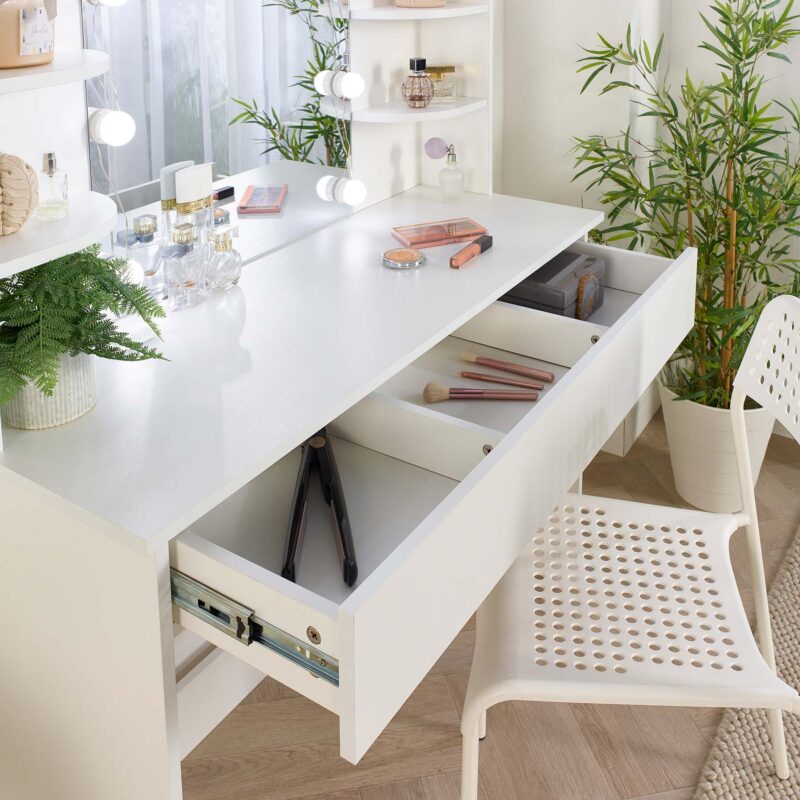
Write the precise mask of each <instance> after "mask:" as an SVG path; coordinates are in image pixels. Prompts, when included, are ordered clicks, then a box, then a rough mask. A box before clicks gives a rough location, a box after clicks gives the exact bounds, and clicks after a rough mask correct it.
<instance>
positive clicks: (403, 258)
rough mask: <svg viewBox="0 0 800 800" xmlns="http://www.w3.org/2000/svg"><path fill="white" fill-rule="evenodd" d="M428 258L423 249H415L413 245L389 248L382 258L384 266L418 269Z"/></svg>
mask: <svg viewBox="0 0 800 800" xmlns="http://www.w3.org/2000/svg"><path fill="white" fill-rule="evenodd" d="M427 260H428V259H427V257H426V255H425V253H423V252H422V250H414V249H413V248H411V247H400V248H398V249H396V250H387V251H386V252H385V253H384V254H383V259H382V261H383V266H384V267H389V269H416V268H417V267H421V266H422V265H423V264H424V263H425V262H426V261H427Z"/></svg>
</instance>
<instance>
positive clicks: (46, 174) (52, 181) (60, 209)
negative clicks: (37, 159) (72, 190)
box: [36, 153, 69, 222]
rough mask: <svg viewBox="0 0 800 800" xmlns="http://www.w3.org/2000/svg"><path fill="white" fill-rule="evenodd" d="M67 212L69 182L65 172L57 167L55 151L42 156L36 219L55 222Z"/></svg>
mask: <svg viewBox="0 0 800 800" xmlns="http://www.w3.org/2000/svg"><path fill="white" fill-rule="evenodd" d="M67 214H69V182H68V180H67V173H66V172H64V171H63V170H60V169H58V166H57V164H56V154H55V153H45V154H44V155H43V156H42V171H41V172H40V173H39V205H38V206H37V207H36V219H38V220H41V221H42V222H55V221H56V220H59V219H64V218H65V217H66V216H67Z"/></svg>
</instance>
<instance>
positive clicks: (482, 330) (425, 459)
mask: <svg viewBox="0 0 800 800" xmlns="http://www.w3.org/2000/svg"><path fill="white" fill-rule="evenodd" d="M575 247H576V248H577V249H582V250H585V251H587V252H589V253H595V254H598V251H599V254H601V255H603V257H604V258H606V262H607V265H608V266H607V276H606V277H607V284H608V285H607V287H606V297H605V302H604V305H603V306H602V307H601V308H600V309H598V311H597V312H596V313H595V314H594V315H593V317H592V318H591V319H590V320H587V321H579V320H574V319H568V318H564V317H560V316H557V315H553V314H548V313H546V312H541V311H536V310H532V309H527V308H522V307H519V306H513V305H509V304H506V303H494V304H493V305H492V306H490V307H489V308H487V309H486V311H484V312H482V313H481V314H479V315H478V316H477V317H476V318H475V319H474V320H472V321H471V322H470V323H467V325H465V326H464V327H463V328H461V329H459V330H458V331H457V332H456V333H455V335H453V336H450V337H448V338H446V339H444V340H443V341H441V342H440V343H439V344H437V345H436V346H434V347H433V348H432V349H431V350H429V351H428V352H427V353H425V354H424V355H423V356H422V357H421V358H419V359H418V360H417V361H415V362H413V363H412V364H410V365H409V366H408V367H406V368H405V369H404V370H402V371H401V372H399V373H398V374H397V375H395V376H394V377H392V378H391V379H390V380H388V381H387V382H386V383H385V384H383V385H382V386H381V387H380V388H379V389H378V390H377V391H376V392H374V393H373V394H372V395H371V396H370V397H368V398H366V399H365V400H364V401H362V402H361V403H359V404H358V405H357V406H355V407H354V408H353V409H351V410H350V411H348V412H347V413H346V414H345V415H343V417H341V418H340V419H338V420H335V421H333V422H332V423H331V424H330V426H329V428H328V431H329V434H334V435H333V436H332V442H333V449H334V453H335V456H336V461H337V464H338V466H339V471H340V474H341V479H342V485H343V489H344V493H345V497H346V501H347V506H348V511H349V515H350V519H351V523H352V530H353V539H354V544H355V548H356V555H357V559H358V567H359V577H358V581H357V583H356V584H355V586H354V587H352V588H351V587H348V586H346V585H345V583H344V582H343V580H342V577H341V571H340V568H339V561H338V557H337V552H336V547H335V542H334V538H333V532H332V525H331V522H330V517H329V513H330V512H329V507H328V506H327V505H326V504H325V503H324V501H323V499H322V495H321V492H320V489H319V482H318V480H317V479H316V476H315V475H312V479H311V497H310V501H309V509H308V518H307V522H306V533H305V540H304V545H303V551H302V555H301V558H300V562H299V569H298V575H297V584H298V586H300V587H302V588H303V589H305V590H307V591H309V592H311V593H313V594H314V595H316V596H317V597H320V598H324V600H326V601H328V602H329V603H332V604H334V606H338V605H341V604H342V603H343V602H344V601H345V600H346V599H347V598H348V597H349V596H350V595H351V594H352V593H353V592H354V591H355V590H356V589H357V588H358V587H359V586H360V585H361V584H363V582H364V581H365V580H366V579H367V578H368V577H369V576H370V575H371V574H372V573H373V572H374V571H375V570H376V569H377V568H378V567H379V566H380V564H381V563H382V562H383V561H384V560H385V559H386V558H387V557H388V556H389V555H390V554H391V553H392V552H393V551H394V550H395V549H396V548H397V547H398V546H399V545H400V544H401V543H402V542H403V541H404V540H405V539H406V537H407V536H408V535H409V534H410V533H411V532H412V531H414V530H415V529H416V528H417V526H418V525H420V523H421V522H422V521H423V520H425V518H426V517H428V515H429V514H430V513H431V512H432V511H433V510H434V509H435V508H436V507H437V506H438V505H439V504H440V503H441V502H442V501H443V500H444V499H445V498H446V497H447V496H448V495H449V494H450V493H451V492H452V491H453V489H454V488H455V487H456V486H457V484H458V481H459V480H461V479H463V478H464V477H465V476H466V475H467V474H468V473H469V472H470V471H471V469H472V468H473V467H475V466H476V465H477V464H478V463H479V462H480V461H481V460H483V458H485V456H486V455H487V454H488V453H489V452H490V451H491V449H492V447H493V446H494V445H496V444H497V443H498V442H499V441H500V440H501V439H502V438H503V437H504V436H505V435H506V434H507V433H509V432H510V431H511V430H512V429H513V428H514V427H515V426H516V425H518V424H519V423H520V422H521V421H522V419H523V418H524V417H525V416H526V415H528V414H530V413H536V412H537V409H538V408H540V407H542V406H543V405H545V404H546V403H547V402H548V397H549V396H550V395H551V394H555V395H556V396H555V397H554V398H553V401H554V402H558V396H557V395H558V392H557V389H558V387H559V384H560V382H561V381H562V380H563V379H564V378H565V377H566V376H567V375H568V374H569V372H570V369H571V367H573V366H574V364H575V363H577V361H578V360H579V359H580V358H581V357H582V356H583V355H584V354H585V353H586V352H587V351H589V350H590V349H591V348H592V346H593V344H594V343H596V342H597V341H598V340H599V338H600V337H601V336H602V335H603V334H604V332H605V331H607V330H608V329H609V327H610V326H613V325H614V323H615V322H617V321H619V320H620V319H621V318H622V317H623V316H624V315H625V314H626V313H627V312H628V310H629V309H630V308H631V307H632V306H633V304H634V303H635V302H636V300H637V299H639V297H640V293H641V292H643V291H644V290H646V289H647V287H648V285H649V284H650V283H652V282H653V281H655V280H656V278H657V277H658V276H659V275H661V274H662V272H663V271H664V270H665V269H666V268H667V267H668V266H669V264H670V263H671V262H669V261H668V260H666V259H660V258H653V257H643V256H642V255H641V254H632V253H628V252H627V251H623V250H616V249H611V248H606V247H597V246H594V245H576V246H575ZM464 352H473V353H476V354H479V355H482V356H488V357H491V358H498V359H501V360H506V361H514V362H516V363H520V364H524V365H526V366H531V367H537V368H539V369H543V370H547V371H549V372H552V373H554V375H555V381H554V382H553V383H548V384H545V388H544V390H543V391H541V392H540V393H539V400H538V401H536V402H532V401H514V402H506V401H446V402H443V403H438V404H435V405H428V404H426V403H425V401H424V399H423V397H422V390H423V388H424V387H425V385H426V384H427V383H428V382H429V381H435V382H437V383H441V384H443V385H445V386H472V387H478V388H484V389H492V388H499V389H503V388H512V387H504V386H500V385H495V384H489V383H483V382H478V381H474V380H469V379H464V378H461V377H459V376H458V373H459V371H460V370H462V369H467V370H472V371H476V372H485V373H495V374H502V375H505V373H497V371H496V370H493V369H491V368H485V367H481V366H479V365H476V364H468V363H465V362H463V361H462V360H461V358H460V356H461V354H462V353H464ZM539 353H542V354H544V357H537V355H538V354H539ZM509 377H514V376H509ZM299 460H300V451H299V449H297V450H295V451H293V452H292V453H290V454H288V455H287V456H286V457H284V458H283V459H282V460H281V461H279V462H278V463H276V464H274V465H273V466H272V467H270V468H269V469H268V470H266V471H265V472H263V473H261V474H260V475H259V476H257V477H256V478H255V479H253V480H252V481H251V482H250V483H249V484H248V485H246V486H245V487H243V488H242V489H240V490H239V491H238V492H237V493H236V494H234V495H233V496H231V497H230V498H228V499H227V500H226V501H224V502H223V503H221V504H220V505H219V506H217V507H216V508H214V509H213V510H212V511H210V512H209V513H208V514H206V515H205V516H204V517H202V518H201V519H200V520H198V521H197V522H195V523H193V524H192V526H191V532H192V533H193V534H195V535H196V536H199V537H201V538H202V539H205V540H207V541H210V542H212V543H214V544H215V545H218V546H219V547H221V548H223V549H225V550H227V551H230V552H232V553H234V554H236V556H238V557H240V558H241V559H245V560H246V561H248V562H250V563H252V564H255V565H257V566H258V567H259V568H261V569H263V570H267V571H269V572H271V573H273V574H274V575H277V576H280V573H281V567H282V559H283V554H284V546H285V539H286V531H287V526H288V522H289V513H290V505H291V498H292V493H293V489H294V484H295V479H296V476H297V470H298V466H299Z"/></svg>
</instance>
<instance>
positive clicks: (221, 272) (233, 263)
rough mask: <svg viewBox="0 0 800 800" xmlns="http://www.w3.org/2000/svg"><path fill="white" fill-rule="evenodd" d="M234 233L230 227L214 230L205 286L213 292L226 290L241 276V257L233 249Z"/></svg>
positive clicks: (237, 281)
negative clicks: (212, 248) (211, 253)
mask: <svg viewBox="0 0 800 800" xmlns="http://www.w3.org/2000/svg"><path fill="white" fill-rule="evenodd" d="M235 235H236V229H235V228H230V227H225V228H217V230H216V231H214V237H213V238H214V255H213V256H211V261H210V262H209V264H208V269H207V270H206V286H207V287H208V288H209V289H210V290H211V291H213V292H227V291H228V290H229V289H232V288H233V287H234V286H236V284H237V283H239V278H240V277H241V276H242V257H241V256H240V255H239V253H238V252H237V251H236V250H234V249H233V237H234V236H235Z"/></svg>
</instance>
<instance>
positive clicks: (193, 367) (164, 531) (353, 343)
mask: <svg viewBox="0 0 800 800" xmlns="http://www.w3.org/2000/svg"><path fill="white" fill-rule="evenodd" d="M461 215H466V216H470V217H472V218H473V219H475V220H477V221H478V222H480V223H481V224H483V225H485V226H486V227H487V228H488V229H489V230H490V232H491V233H492V234H493V236H494V247H493V249H491V250H490V251H488V252H487V253H485V254H484V255H482V256H481V257H480V258H477V259H475V260H474V261H472V262H471V263H470V264H468V265H467V266H466V267H464V268H462V269H460V270H452V269H450V268H449V266H448V259H449V256H450V255H451V254H452V253H453V252H454V250H456V249H458V246H455V247H453V246H450V247H441V248H435V249H430V250H428V251H427V252H428V257H429V263H428V264H427V265H426V266H425V267H423V268H421V269H418V270H414V271H408V272H398V271H393V270H389V269H386V268H385V267H383V266H382V265H381V260H380V256H381V253H382V251H383V250H385V249H387V248H390V247H392V246H393V245H395V243H394V242H393V240H392V237H391V235H390V229H391V228H392V227H393V226H397V225H405V224H412V223H419V222H425V221H432V220H437V219H447V218H450V217H456V216H461ZM601 220H602V214H601V213H599V212H595V211H589V210H585V209H579V208H569V207H566V206H560V205H554V204H550V203H542V202H537V201H533V200H525V199H520V198H512V197H506V196H502V195H477V194H473V195H465V196H464V198H463V199H462V200H460V201H458V202H457V203H452V204H447V205H445V204H442V203H441V201H440V200H439V199H438V191H437V190H435V189H431V188H429V187H417V188H416V189H413V190H411V191H409V192H405V193H403V194H401V195H399V196H397V197H394V198H391V199H389V200H386V201H384V202H382V203H380V204H378V205H375V206H373V207H371V208H368V209H366V210H365V211H362V212H360V213H358V214H354V215H352V216H349V217H347V218H345V219H342V220H341V221H339V222H337V223H336V224H335V225H331V226H329V227H326V228H324V229H323V230H320V231H317V232H316V233H314V234H311V235H309V236H306V237H304V238H302V239H300V240H299V241H297V242H295V243H294V244H292V245H289V246H288V247H284V248H282V249H280V250H278V251H276V252H275V253H273V254H272V255H270V256H267V257H264V258H261V259H259V260H257V261H255V262H253V263H252V264H250V265H249V266H248V267H247V268H246V269H245V271H244V274H243V277H242V280H241V283H240V285H239V286H238V287H237V288H235V289H234V290H233V291H231V292H230V293H228V294H227V295H223V296H221V297H219V298H216V299H213V300H207V301H205V302H204V303H203V304H201V305H199V306H197V307H195V308H192V309H188V310H185V311H182V312H180V313H178V314H174V315H172V316H171V317H170V318H169V319H168V320H167V321H166V324H165V325H164V326H163V327H164V342H163V352H164V354H165V355H166V357H167V358H168V359H169V360H168V361H158V362H152V361H151V362H145V363H138V364H128V363H119V362H110V361H103V360H100V359H98V360H97V362H96V363H97V382H98V403H97V406H96V408H94V409H93V410H92V411H91V412H89V413H88V414H87V415H86V416H84V417H82V418H81V419H78V420H76V421H74V422H72V423H70V424H68V425H65V426H62V427H59V428H54V429H51V430H47V431H40V432H30V431H17V430H14V429H11V428H6V430H5V450H4V451H3V452H2V453H0V469H2V470H9V471H11V472H13V473H16V474H17V475H18V476H22V477H23V478H25V479H28V480H30V481H32V482H33V483H34V484H38V485H39V486H41V487H44V488H45V489H47V490H50V491H52V492H54V493H55V494H56V495H58V496H60V497H61V498H63V499H65V500H67V501H69V502H71V503H73V504H75V505H77V506H78V507H80V508H81V509H82V510H83V511H84V512H89V513H90V514H92V515H94V516H96V517H100V518H103V519H105V520H106V521H107V523H110V525H108V524H106V525H104V526H102V527H104V528H105V529H107V530H109V531H110V532H111V533H112V535H115V536H119V537H120V538H122V539H124V540H126V541H128V542H130V543H131V544H132V545H133V546H135V547H137V548H139V549H143V550H152V549H154V548H156V547H158V546H159V545H160V544H163V542H164V541H166V540H167V539H169V538H171V537H173V536H175V535H177V534H178V533H180V532H181V531H182V530H184V529H185V528H186V527H187V526H188V525H190V524H191V523H192V522H193V521H195V520H196V519H198V518H199V517H200V516H201V515H202V514H203V513H205V512H206V511H208V510H209V509H210V508H212V507H214V506H215V505H217V504H218V503H219V502H221V500H222V499H224V498H225V497H228V496H229V495H231V494H232V493H233V492H235V491H237V490H238V489H239V488H241V487H242V486H243V485H244V484H245V483H247V482H248V481H249V480H251V479H252V478H253V477H254V476H256V475H257V474H258V473H259V472H261V471H263V470H264V469H266V468H267V467H268V466H270V465H271V464H273V463H275V462H276V461H277V460H278V459H279V458H281V457H282V456H284V455H285V454H286V453H287V452H289V451H290V450H291V449H292V448H293V447H296V446H297V445H299V444H300V443H301V442H302V441H304V440H305V439H306V438H308V437H309V436H311V435H312V434H313V433H314V432H315V431H317V430H318V429H320V428H321V427H323V426H324V425H326V424H327V423H328V422H329V421H331V420H332V419H334V418H336V417H337V416H339V415H340V414H341V413H343V412H344V411H345V410H347V409H348V408H350V407H351V406H353V405H354V404H355V403H356V402H358V401H359V400H360V399H362V398H363V397H365V396H366V395H367V394H368V393H369V392H371V391H372V390H374V389H375V388H377V387H378V386H380V385H381V384H382V383H383V382H385V381H386V380H387V379H388V378H389V377H391V376H392V375H394V374H395V373H397V372H398V371H399V370H400V369H402V368H403V367H405V366H406V365H408V364H409V363H410V362H411V361H413V360H414V359H415V358H417V357H418V356H419V355H421V354H422V353H424V352H425V351H426V350H428V349H429V348H430V347H432V346H433V345H434V344H435V343H436V342H438V341H440V340H442V339H443V338H444V337H446V336H447V335H449V334H450V333H452V332H453V331H454V330H455V329H456V328H458V327H459V326H460V325H461V324H462V323H464V322H466V321H467V320H469V319H470V318H472V317H473V316H474V315H475V314H477V313H478V312H479V311H480V310H482V309H483V308H485V307H486V306H487V305H489V304H490V303H491V302H492V301H493V300H495V299H497V298H498V297H499V296H500V295H502V294H503V293H505V292H506V291H507V290H508V289H510V288H511V287H512V286H514V285H515V284H516V283H518V282H519V281H520V280H521V279H522V278H524V277H525V276H526V275H528V274H530V273H531V272H533V271H534V270H535V269H537V268H538V267H539V266H541V265H542V264H544V263H545V262H546V261H547V260H548V259H550V258H551V257H552V256H554V255H555V254H556V253H558V252H559V251H561V250H563V249H564V248H565V247H567V246H569V245H570V244H571V243H572V242H574V241H576V240H577V239H579V238H580V237H581V236H583V235H584V234H585V233H586V232H588V231H589V230H590V229H591V228H593V227H595V226H596V225H597V224H598V223H599V222H600V221H601ZM420 388H421V387H420Z"/></svg>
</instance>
